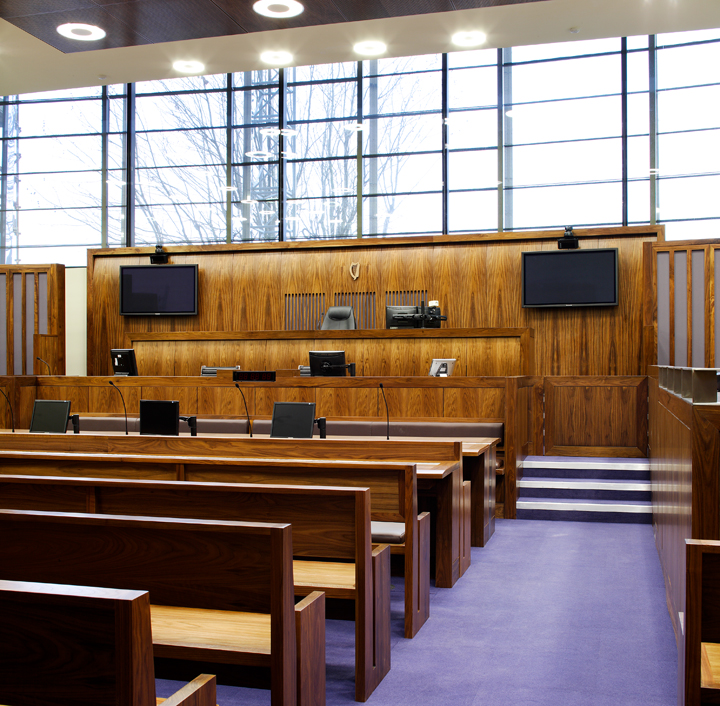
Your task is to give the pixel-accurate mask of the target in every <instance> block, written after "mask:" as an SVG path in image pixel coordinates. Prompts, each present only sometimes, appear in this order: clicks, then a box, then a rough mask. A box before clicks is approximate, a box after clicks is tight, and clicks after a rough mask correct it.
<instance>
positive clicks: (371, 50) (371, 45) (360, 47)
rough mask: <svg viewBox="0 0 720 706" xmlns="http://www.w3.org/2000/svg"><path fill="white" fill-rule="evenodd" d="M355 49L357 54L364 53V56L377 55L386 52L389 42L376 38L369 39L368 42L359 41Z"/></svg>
mask: <svg viewBox="0 0 720 706" xmlns="http://www.w3.org/2000/svg"><path fill="white" fill-rule="evenodd" d="M353 50H354V51H355V53H356V54H362V55H363V56H377V55H378V54H384V53H385V51H386V50H387V44H384V43H383V42H379V41H376V40H369V41H366V42H358V43H357V44H356V45H355V46H354V47H353Z"/></svg>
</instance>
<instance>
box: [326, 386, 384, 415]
mask: <svg viewBox="0 0 720 706" xmlns="http://www.w3.org/2000/svg"><path fill="white" fill-rule="evenodd" d="M379 398H380V393H379V391H378V390H357V389H355V390H343V389H340V388H333V389H324V388H318V390H317V392H316V399H315V404H316V407H315V412H316V414H317V416H319V417H376V416H378V415H379V414H380V411H379V410H380V407H379V405H380V404H382V403H381V402H379Z"/></svg>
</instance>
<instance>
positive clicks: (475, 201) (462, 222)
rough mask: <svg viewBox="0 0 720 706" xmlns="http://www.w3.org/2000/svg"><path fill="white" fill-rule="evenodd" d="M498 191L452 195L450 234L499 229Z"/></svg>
mask: <svg viewBox="0 0 720 706" xmlns="http://www.w3.org/2000/svg"><path fill="white" fill-rule="evenodd" d="M497 197H498V194H497V189H493V190H492V191H469V192H464V193H451V194H450V232H451V233H476V232H479V231H488V230H490V231H495V230H497V228H498V224H497V217H498V205H497Z"/></svg>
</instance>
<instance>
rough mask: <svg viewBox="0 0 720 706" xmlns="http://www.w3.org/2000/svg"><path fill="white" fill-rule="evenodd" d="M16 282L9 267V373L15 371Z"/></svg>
mask: <svg viewBox="0 0 720 706" xmlns="http://www.w3.org/2000/svg"><path fill="white" fill-rule="evenodd" d="M14 293H15V288H14V282H13V273H12V270H10V269H8V270H7V271H6V274H5V302H6V317H7V369H6V373H7V374H8V375H13V374H14V372H15V317H14V312H15V304H14Z"/></svg>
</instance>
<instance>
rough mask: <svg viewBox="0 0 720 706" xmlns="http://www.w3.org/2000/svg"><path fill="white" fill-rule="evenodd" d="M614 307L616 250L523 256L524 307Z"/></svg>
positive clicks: (615, 298) (531, 253) (546, 252)
mask: <svg viewBox="0 0 720 706" xmlns="http://www.w3.org/2000/svg"><path fill="white" fill-rule="evenodd" d="M617 304H618V251H617V248H602V249H596V250H557V251H550V250H546V251H535V252H524V253H522V305H523V306H524V307H570V306H617Z"/></svg>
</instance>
